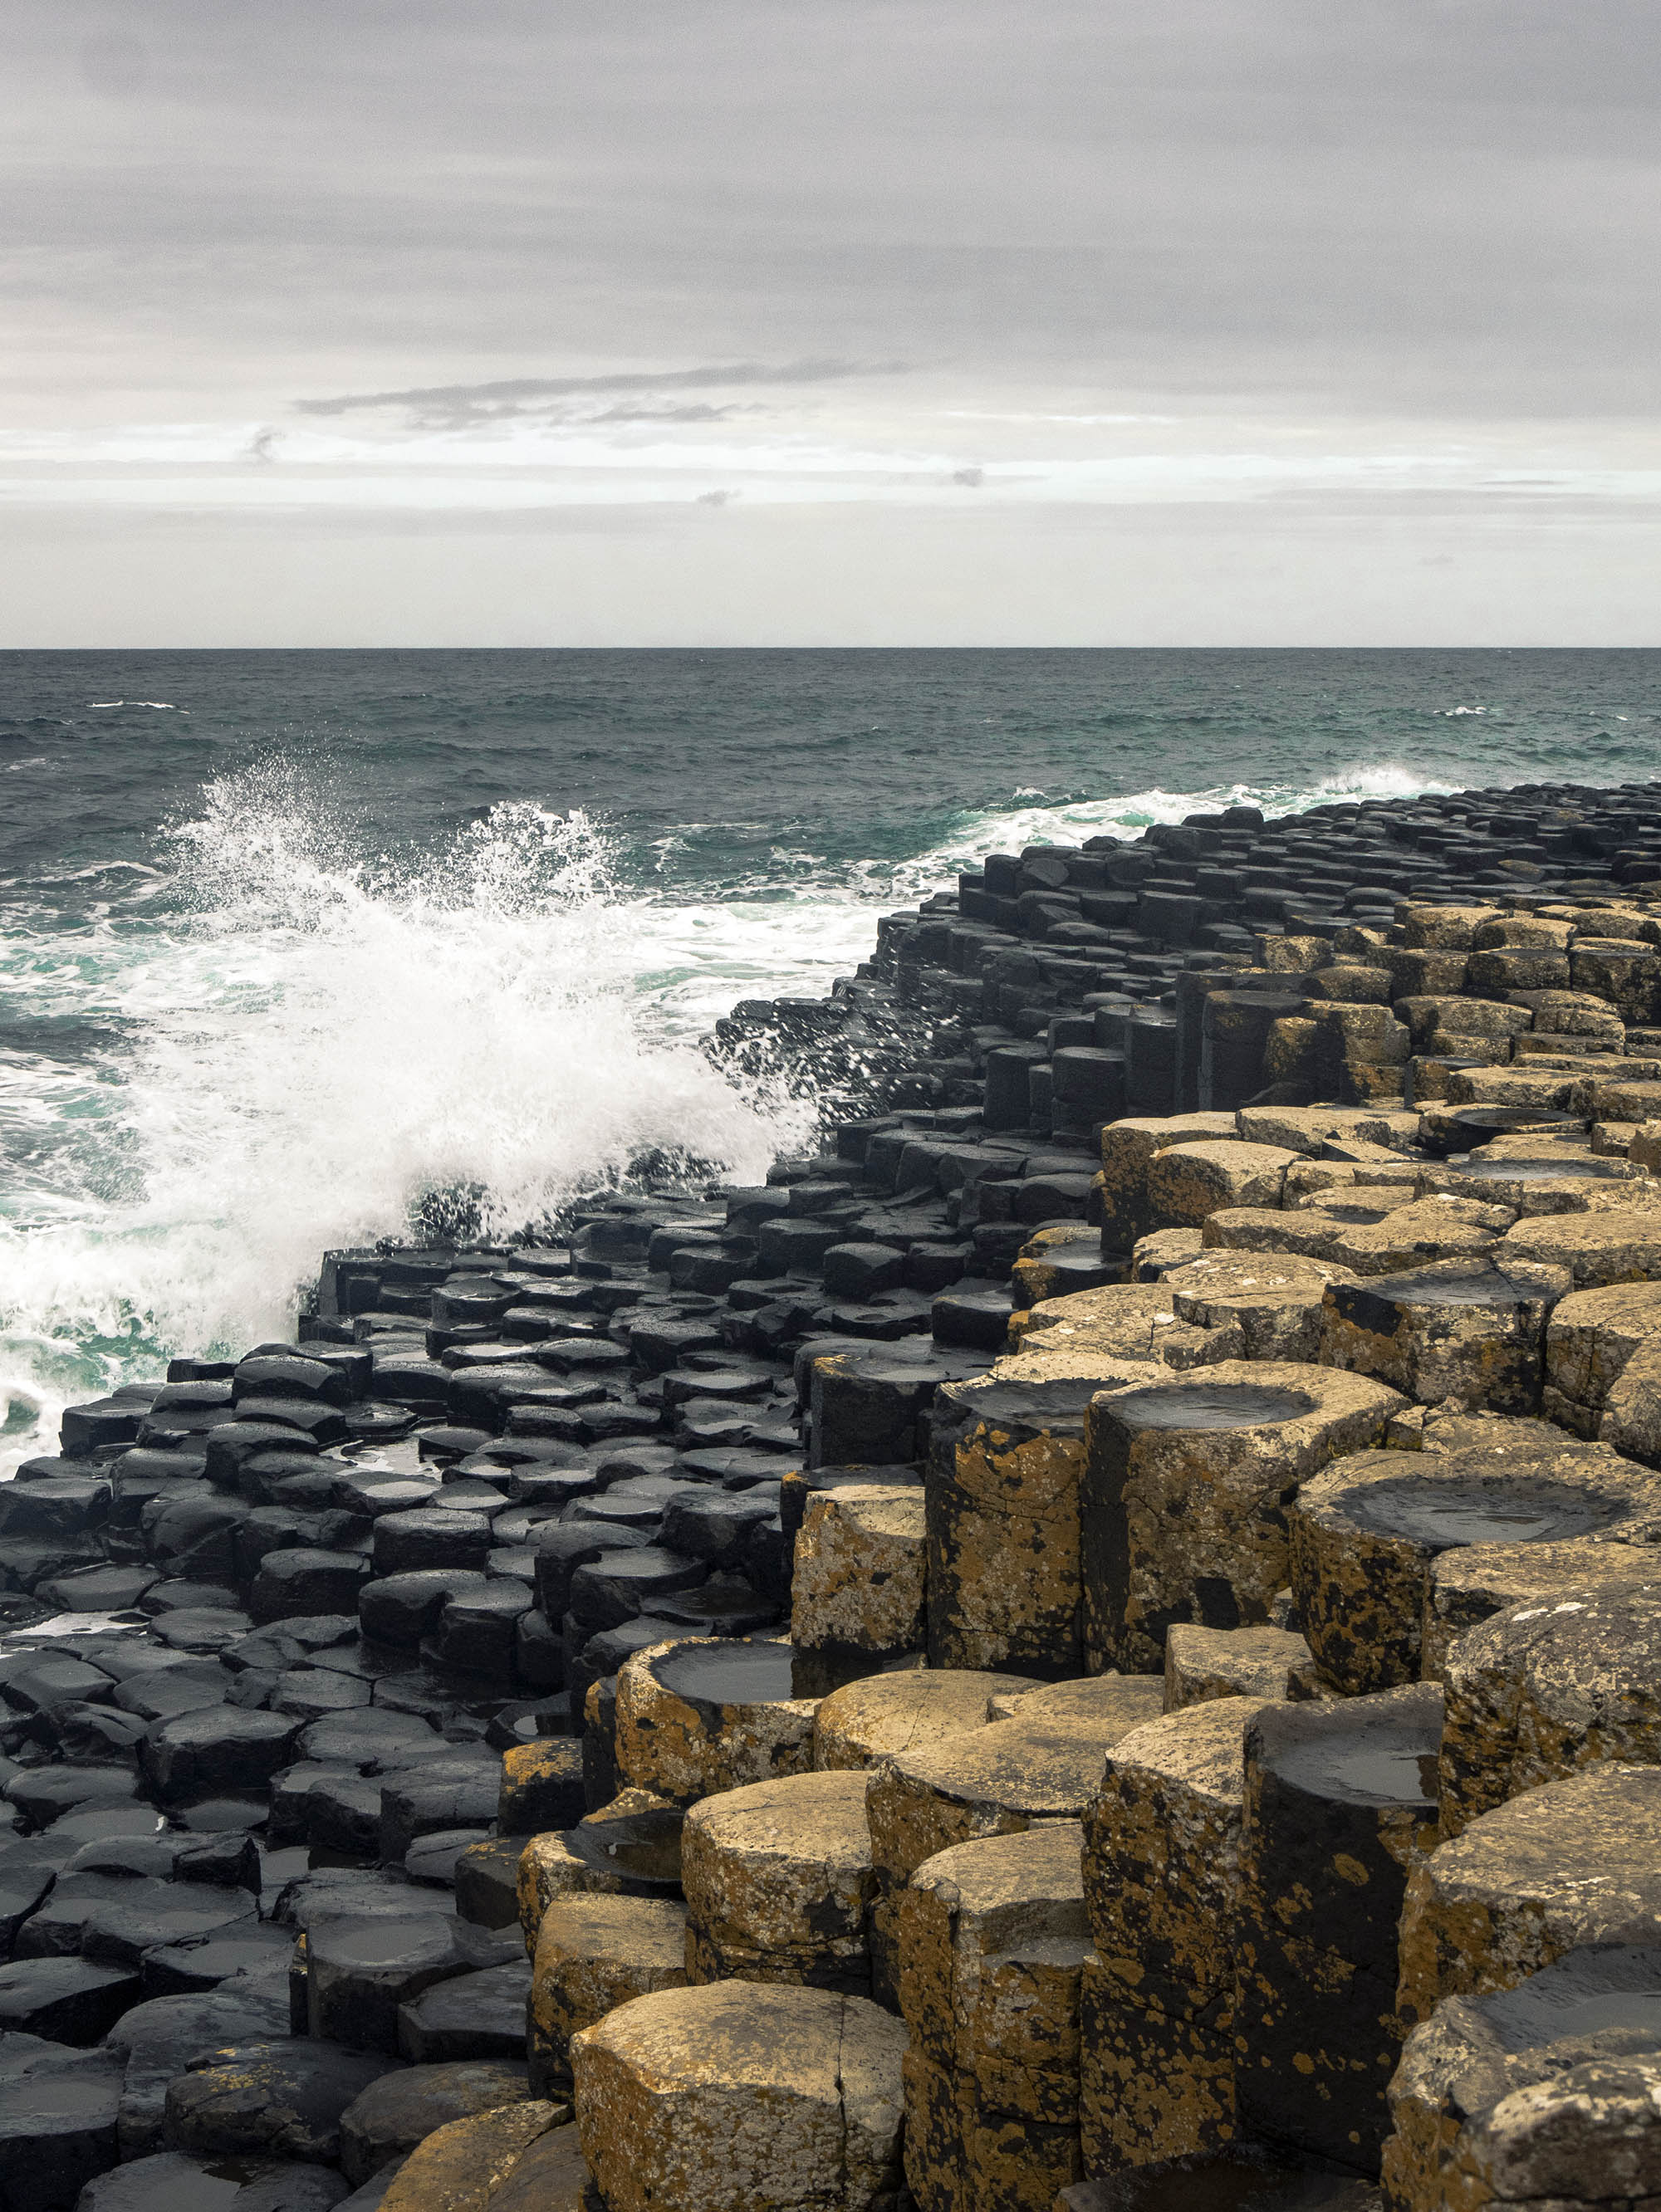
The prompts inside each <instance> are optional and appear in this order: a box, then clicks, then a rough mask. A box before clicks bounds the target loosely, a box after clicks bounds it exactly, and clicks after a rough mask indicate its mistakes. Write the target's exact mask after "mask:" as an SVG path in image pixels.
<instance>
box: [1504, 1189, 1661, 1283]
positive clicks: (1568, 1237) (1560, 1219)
mask: <svg viewBox="0 0 1661 2212" xmlns="http://www.w3.org/2000/svg"><path fill="white" fill-rule="evenodd" d="M1512 1254H1515V1255H1516V1256H1517V1257H1518V1259H1519V1260H1531V1261H1536V1262H1538V1263H1539V1264H1540V1265H1542V1266H1543V1267H1567V1269H1568V1271H1569V1273H1571V1274H1572V1275H1573V1278H1574V1287H1575V1289H1576V1290H1577V1291H1595V1290H1600V1289H1603V1288H1606V1287H1607V1286H1608V1285H1610V1284H1612V1283H1635V1282H1652V1281H1654V1280H1655V1279H1656V1278H1657V1277H1658V1276H1661V1206H1632V1207H1628V1208H1623V1209H1620V1210H1615V1209H1611V1210H1610V1211H1609V1212H1596V1213H1552V1214H1546V1215H1542V1216H1536V1217H1533V1218H1530V1219H1528V1220H1524V1221H1519V1222H1518V1224H1517V1226H1516V1227H1515V1228H1514V1229H1512V1230H1511V1231H1508V1232H1507V1234H1506V1237H1504V1238H1503V1239H1502V1241H1501V1249H1500V1250H1498V1251H1496V1253H1495V1255H1494V1256H1495V1257H1496V1258H1497V1259H1507V1260H1508V1259H1509V1258H1510V1256H1511V1255H1512Z"/></svg>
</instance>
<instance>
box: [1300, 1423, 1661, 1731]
mask: <svg viewBox="0 0 1661 2212" xmlns="http://www.w3.org/2000/svg"><path fill="white" fill-rule="evenodd" d="M1537 1427H1538V1428H1539V1430H1540V1431H1542V1434H1541V1436H1540V1438H1539V1440H1538V1442H1537V1443H1536V1444H1534V1446H1533V1448H1532V1449H1530V1450H1529V1451H1528V1452H1527V1454H1526V1455H1525V1454H1524V1452H1523V1451H1522V1450H1519V1449H1515V1448H1513V1449H1506V1448H1504V1447H1503V1446H1502V1447H1500V1448H1499V1449H1484V1448H1483V1447H1482V1446H1480V1445H1477V1446H1472V1447H1468V1448H1467V1449H1463V1450H1460V1449H1450V1450H1428V1451H1417V1452H1401V1451H1367V1452H1352V1453H1351V1454H1349V1455H1348V1456H1347V1457H1345V1458H1343V1459H1341V1460H1338V1461H1336V1462H1335V1463H1334V1464H1333V1465H1332V1466H1331V1467H1329V1468H1326V1469H1324V1470H1323V1472H1322V1473H1321V1474H1317V1475H1315V1476H1314V1477H1312V1478H1311V1480H1309V1481H1308V1482H1306V1483H1305V1484H1304V1485H1303V1486H1302V1487H1301V1489H1300V1490H1299V1492H1298V1496H1297V1498H1296V1500H1295V1501H1294V1503H1293V1506H1292V1509H1291V1512H1290V1516H1289V1529H1290V1535H1291V1553H1292V1588H1293V1594H1294V1595H1295V1597H1296V1599H1297V1603H1298V1616H1299V1620H1301V1621H1302V1623H1303V1625H1304V1633H1305V1636H1306V1637H1307V1638H1308V1639H1309V1644H1310V1648H1311V1650H1312V1651H1313V1652H1314V1654H1315V1657H1316V1662H1317V1665H1318V1667H1319V1668H1320V1670H1321V1673H1322V1675H1323V1679H1324V1680H1325V1681H1326V1682H1327V1683H1328V1685H1329V1686H1330V1687H1332V1688H1334V1689H1335V1690H1337V1691H1339V1692H1341V1693H1342V1694H1343V1695H1345V1696H1348V1697H1360V1696H1363V1695H1365V1694H1366V1692H1369V1691H1372V1690H1385V1689H1390V1688H1393V1687H1394V1686H1396V1684H1398V1683H1401V1682H1411V1681H1416V1680H1419V1679H1420V1678H1421V1676H1422V1675H1424V1674H1426V1673H1427V1671H1428V1670H1427V1666H1426V1655H1425V1650H1424V1621H1425V1610H1426V1605H1427V1600H1428V1597H1429V1595H1430V1587H1431V1576H1432V1572H1433V1568H1436V1567H1439V1566H1440V1565H1441V1564H1442V1563H1443V1562H1444V1561H1445V1559H1446V1557H1447V1554H1448V1553H1450V1552H1451V1551H1453V1550H1456V1549H1457V1548H1460V1547H1466V1546H1470V1545H1480V1544H1483V1543H1492V1544H1506V1545H1508V1546H1514V1545H1518V1544H1524V1543H1530V1542H1535V1543H1553V1542H1561V1541H1567V1540H1569V1539H1573V1538H1578V1537H1582V1536H1588V1535H1602V1536H1604V1537H1606V1538H1617V1539H1618V1538H1620V1537H1621V1536H1623V1535H1624V1536H1627V1537H1629V1538H1631V1539H1632V1540H1634V1541H1640V1542H1643V1541H1652V1540H1653V1539H1655V1538H1657V1537H1661V1477H1658V1476H1656V1475H1653V1474H1650V1473H1649V1472H1648V1470H1647V1469H1646V1468H1637V1467H1634V1466H1633V1465H1632V1464H1631V1462H1629V1461H1627V1460H1623V1459H1621V1457H1620V1455H1618V1454H1617V1453H1615V1452H1614V1451H1611V1450H1610V1449H1609V1447H1608V1446H1607V1445H1606V1444H1594V1443H1578V1442H1576V1441H1573V1439H1571V1438H1569V1437H1564V1436H1562V1435H1561V1431H1553V1430H1552V1429H1550V1428H1549V1427H1548V1425H1546V1424H1545V1423H1540V1424H1537Z"/></svg>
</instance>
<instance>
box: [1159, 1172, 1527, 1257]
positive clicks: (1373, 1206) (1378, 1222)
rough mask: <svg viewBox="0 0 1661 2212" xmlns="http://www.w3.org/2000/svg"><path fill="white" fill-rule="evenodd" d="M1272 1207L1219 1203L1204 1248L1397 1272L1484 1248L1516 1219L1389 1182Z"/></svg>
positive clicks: (1507, 1212) (1505, 1209) (1503, 1210)
mask: <svg viewBox="0 0 1661 2212" xmlns="http://www.w3.org/2000/svg"><path fill="white" fill-rule="evenodd" d="M1316 1199H1317V1200H1319V1202H1318V1203H1317V1202H1312V1201H1310V1200H1305V1201H1303V1202H1301V1203H1300V1204H1299V1205H1297V1206H1287V1207H1284V1208H1281V1209H1280V1210H1278V1211H1277V1210H1276V1209H1275V1208H1274V1207H1267V1206H1221V1207H1220V1208H1219V1209H1218V1211H1217V1212H1215V1213H1213V1214H1210V1215H1208V1217H1207V1219H1206V1225H1205V1227H1204V1229H1203V1230H1202V1232H1201V1233H1202V1236H1203V1237H1204V1239H1205V1246H1206V1249H1207V1250H1208V1251H1225V1252H1289V1253H1295V1254H1301V1255H1303V1256H1304V1257H1305V1258H1306V1259H1311V1260H1321V1261H1328V1262H1329V1263H1330V1264H1332V1265H1333V1266H1335V1267H1347V1268H1348V1269H1349V1271H1350V1272H1351V1273H1353V1274H1356V1275H1395V1274H1400V1273H1402V1272H1403V1271H1404V1270H1405V1269H1407V1268H1409V1267H1428V1266H1429V1265H1430V1263H1431V1262H1432V1261H1434V1260H1455V1259H1458V1258H1460V1257H1462V1256H1463V1255H1465V1254H1468V1253H1475V1252H1486V1251H1488V1250H1489V1249H1491V1248H1492V1247H1494V1245H1495V1244H1497V1243H1498V1242H1499V1241H1500V1237H1502V1236H1503V1235H1504V1233H1505V1231H1506V1230H1507V1229H1509V1227H1510V1226H1511V1225H1512V1220H1513V1218H1514V1216H1513V1215H1512V1210H1511V1208H1510V1207H1509V1206H1485V1205H1483V1204H1482V1203H1481V1202H1480V1201H1479V1200H1475V1199H1470V1198H1454V1197H1451V1196H1442V1197H1438V1198H1426V1199H1415V1197H1414V1195H1413V1193H1412V1192H1411V1190H1402V1189H1401V1188H1397V1187H1396V1186H1394V1185H1388V1186H1385V1185H1373V1184H1366V1185H1360V1184H1358V1185H1357V1186H1356V1187H1355V1188H1354V1189H1351V1190H1348V1191H1332V1192H1329V1193H1326V1194H1319V1193H1317V1194H1316Z"/></svg>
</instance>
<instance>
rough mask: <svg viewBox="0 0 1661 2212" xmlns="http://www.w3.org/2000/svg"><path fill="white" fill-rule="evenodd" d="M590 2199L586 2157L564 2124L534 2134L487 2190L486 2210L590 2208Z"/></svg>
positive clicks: (569, 2211) (576, 2211) (579, 2211)
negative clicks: (500, 2176) (533, 2137)
mask: <svg viewBox="0 0 1661 2212" xmlns="http://www.w3.org/2000/svg"><path fill="white" fill-rule="evenodd" d="M567 2109H569V2108H567ZM593 2203H594V2198H593V2192H592V2188H591V2176H590V2174H589V2172H588V2161H587V2159H586V2158H584V2156H583V2155H582V2145H581V2142H579V2141H578V2138H577V2131H576V2130H575V2127H572V2126H571V2125H569V2124H566V2125H564V2126H561V2127H557V2128H551V2129H550V2130H549V2131H548V2133H547V2134H546V2135H545V2136H538V2137H537V2139H536V2141H535V2142H533V2143H532V2144H531V2146H530V2147H529V2148H528V2149H527V2150H526V2152H525V2153H524V2154H523V2155H522V2156H521V2157H520V2159H519V2160H516V2162H515V2163H514V2165H513V2166H510V2167H509V2168H508V2172H507V2173H506V2175H505V2176H504V2177H503V2178H502V2180H500V2181H498V2182H497V2183H496V2185H495V2186H494V2187H493V2188H492V2190H491V2191H490V2197H489V2200H488V2212H592V2207H593Z"/></svg>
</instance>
